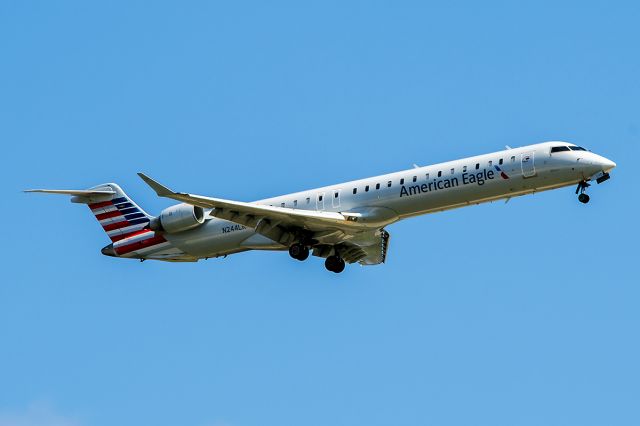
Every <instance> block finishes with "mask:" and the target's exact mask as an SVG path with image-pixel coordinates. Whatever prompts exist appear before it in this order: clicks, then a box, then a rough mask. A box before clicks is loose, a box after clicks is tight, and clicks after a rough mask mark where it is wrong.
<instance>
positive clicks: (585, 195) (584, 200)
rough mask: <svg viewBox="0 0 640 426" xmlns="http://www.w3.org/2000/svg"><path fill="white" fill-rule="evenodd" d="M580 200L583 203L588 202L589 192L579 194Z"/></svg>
mask: <svg viewBox="0 0 640 426" xmlns="http://www.w3.org/2000/svg"><path fill="white" fill-rule="evenodd" d="M578 201H580V202H581V203H583V204H587V203H588V202H589V196H588V195H587V194H580V195H578Z"/></svg>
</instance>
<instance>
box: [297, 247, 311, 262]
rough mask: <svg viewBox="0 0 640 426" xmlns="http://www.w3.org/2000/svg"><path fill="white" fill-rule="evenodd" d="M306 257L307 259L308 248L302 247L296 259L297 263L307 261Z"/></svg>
mask: <svg viewBox="0 0 640 426" xmlns="http://www.w3.org/2000/svg"><path fill="white" fill-rule="evenodd" d="M308 257H309V247H305V246H302V251H301V252H300V254H299V255H298V257H296V259H298V260H299V261H303V260H307V258H308Z"/></svg>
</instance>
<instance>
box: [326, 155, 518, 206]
mask: <svg viewBox="0 0 640 426" xmlns="http://www.w3.org/2000/svg"><path fill="white" fill-rule="evenodd" d="M515 161H516V157H515V155H514V156H512V157H511V162H512V163H514V162H515ZM498 164H499V165H503V164H504V159H503V158H500V159H499V160H498ZM487 165H488V166H489V167H492V166H493V160H489V161H488V163H487ZM479 169H480V163H476V164H475V170H479ZM467 170H468V167H467V166H462V172H463V173H466V172H467ZM449 173H450V174H452V175H453V174H455V173H456V170H455V168H453V167H452V168H451V169H449ZM429 175H430V174H429V173H427V174H426V175H425V177H426V179H427V180H429ZM438 177H442V170H439V171H438ZM411 180H412V181H413V182H417V181H418V176H413V178H412V179H411ZM404 181H405V178H401V179H400V185H404ZM392 184H393V183H392V181H388V182H387V188H391V185H392ZM369 188H370V185H366V186H365V187H364V192H369ZM376 189H380V184H379V183H377V184H376ZM357 193H358V188H353V194H354V195H355V194H357ZM336 196H337V194H336Z"/></svg>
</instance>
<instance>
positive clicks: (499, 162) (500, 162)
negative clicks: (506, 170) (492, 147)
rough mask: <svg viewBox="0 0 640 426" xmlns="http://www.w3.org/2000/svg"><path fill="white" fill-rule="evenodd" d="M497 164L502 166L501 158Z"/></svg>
mask: <svg viewBox="0 0 640 426" xmlns="http://www.w3.org/2000/svg"><path fill="white" fill-rule="evenodd" d="M498 164H500V165H501V166H502V158H501V159H500V161H498Z"/></svg>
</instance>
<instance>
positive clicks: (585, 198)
mask: <svg viewBox="0 0 640 426" xmlns="http://www.w3.org/2000/svg"><path fill="white" fill-rule="evenodd" d="M590 186H591V185H590V184H589V183H587V181H586V180H583V181H581V182H579V183H578V187H577V188H576V194H578V193H580V195H578V201H580V202H581V203H582V204H587V203H588V202H589V196H588V195H587V194H585V193H584V191H586V189H587V188H588V187H590Z"/></svg>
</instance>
